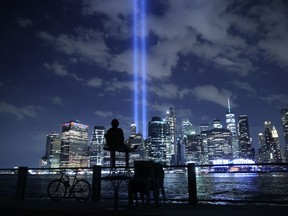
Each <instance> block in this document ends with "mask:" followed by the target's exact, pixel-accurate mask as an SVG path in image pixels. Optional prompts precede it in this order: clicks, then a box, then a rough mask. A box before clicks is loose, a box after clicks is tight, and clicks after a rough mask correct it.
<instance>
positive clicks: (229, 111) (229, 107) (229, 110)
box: [228, 98, 231, 113]
mask: <svg viewBox="0 0 288 216" xmlns="http://www.w3.org/2000/svg"><path fill="white" fill-rule="evenodd" d="M228 113H231V106H230V100H229V98H228Z"/></svg>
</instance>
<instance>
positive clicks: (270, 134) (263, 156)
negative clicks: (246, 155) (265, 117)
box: [259, 121, 282, 163]
mask: <svg viewBox="0 0 288 216" xmlns="http://www.w3.org/2000/svg"><path fill="white" fill-rule="evenodd" d="M259 144H260V150H259V154H260V156H259V158H260V162H262V163H279V162H282V156H281V150H280V142H279V137H278V132H277V130H276V128H275V127H274V126H273V125H272V123H271V121H265V122H264V133H263V134H262V133H261V134H259Z"/></svg>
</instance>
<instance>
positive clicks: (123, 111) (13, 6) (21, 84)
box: [0, 0, 288, 168]
mask: <svg viewBox="0 0 288 216" xmlns="http://www.w3.org/2000/svg"><path fill="white" fill-rule="evenodd" d="M138 2H139V5H140V2H141V1H140V0H139V1H138ZM133 5H134V4H133V0H105V1H103V0H87V1H85V0H83V1H80V0H74V1H73V0H62V1H61V0H38V1H36V0H18V1H16V0H2V1H1V6H0V16H1V17H0V18H1V19H0V22H1V25H0V33H1V34H0V59H1V64H0V121H1V126H0V131H1V141H0V168H10V167H14V166H29V167H38V166H39V159H40V158H41V157H42V156H43V155H44V153H45V144H46V135H47V134H48V133H49V132H51V131H54V132H58V133H60V132H61V125H62V123H63V122H67V121H69V120H79V121H80V122H81V123H83V124H87V125H89V140H90V138H91V133H92V128H93V127H94V126H95V125H97V126H105V127H106V129H108V128H109V127H110V122H111V119H113V118H118V119H119V121H120V127H122V128H123V129H124V133H125V136H126V138H127V137H128V135H129V126H130V124H131V123H132V122H134V120H135V119H134V91H135V87H134V81H133V80H134V77H135V74H134V64H133V62H134V61H133V56H134V54H135V52H134V49H133V47H134V46H133V39H135V38H143V37H144V38H145V39H146V40H145V41H146V50H145V54H146V55H145V56H146V68H147V74H146V76H145V82H146V90H147V91H146V94H147V100H146V108H147V109H146V111H147V120H150V119H151V117H153V116H159V117H164V116H165V114H166V111H167V110H168V109H169V107H174V108H175V110H176V113H177V122H178V124H180V122H181V118H183V117H188V118H189V119H190V121H191V123H192V124H193V125H194V126H195V129H197V128H198V125H199V124H202V123H206V124H210V125H211V123H212V121H213V119H215V118H217V119H220V120H221V122H222V125H223V126H224V127H226V123H225V114H226V113H227V110H228V109H227V99H228V98H230V102H231V109H232V112H234V113H235V115H236V119H238V116H239V115H240V114H246V115H248V118H249V124H250V133H251V136H252V138H253V145H254V146H255V147H256V148H258V140H257V136H258V133H260V132H263V130H264V121H267V120H269V121H272V124H273V125H275V127H276V129H277V130H278V133H279V136H280V142H281V145H282V147H283V144H284V143H283V142H284V141H283V131H282V125H281V115H280V110H281V109H282V108H287V107H288V85H287V78H288V74H287V73H288V71H287V69H288V1H285V0H283V1H282V0H259V1H256V0H247V1H243V0H170V1H168V0H149V1H148V0H147V1H146V10H147V11H146V19H145V21H146V34H145V35H141V33H139V32H141V31H140V30H139V31H136V32H138V33H137V34H138V35H136V34H135V30H133V26H134V24H135V23H136V24H137V25H138V26H141V21H143V20H141V17H138V18H137V20H136V21H135V20H133V17H134V16H133V11H134V9H133V8H134V7H133ZM138 9H139V8H138ZM139 10H140V9H139ZM136 36H137V37H136ZM139 53H140V52H139ZM139 56H140V54H139ZM141 77H142V75H141V74H139V78H141ZM138 92H139V95H140V94H141V92H142V87H141V85H139V91H138ZM138 102H139V107H141V104H142V103H143V102H142V101H141V100H139V101H138ZM139 112H140V113H139V115H141V111H139ZM139 121H140V122H139V124H141V118H139ZM145 129H146V128H145ZM141 131H142V128H141V126H139V132H141ZM144 138H147V137H144Z"/></svg>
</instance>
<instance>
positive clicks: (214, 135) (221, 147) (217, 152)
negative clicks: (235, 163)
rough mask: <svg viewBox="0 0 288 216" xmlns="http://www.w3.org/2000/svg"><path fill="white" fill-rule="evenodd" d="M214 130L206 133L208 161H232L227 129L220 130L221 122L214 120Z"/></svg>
mask: <svg viewBox="0 0 288 216" xmlns="http://www.w3.org/2000/svg"><path fill="white" fill-rule="evenodd" d="M213 125H214V128H213V129H212V130H210V131H207V132H206V134H207V135H206V136H207V137H206V139H207V147H208V160H209V162H211V161H213V160H218V159H221V160H232V134H231V131H230V130H228V129H224V128H221V127H220V125H221V122H220V121H219V120H214V122H213Z"/></svg>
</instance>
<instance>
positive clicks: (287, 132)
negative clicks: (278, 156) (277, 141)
mask: <svg viewBox="0 0 288 216" xmlns="http://www.w3.org/2000/svg"><path fill="white" fill-rule="evenodd" d="M281 119H282V125H283V135H284V142H285V152H284V154H285V161H286V162H288V108H286V109H282V110H281Z"/></svg>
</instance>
